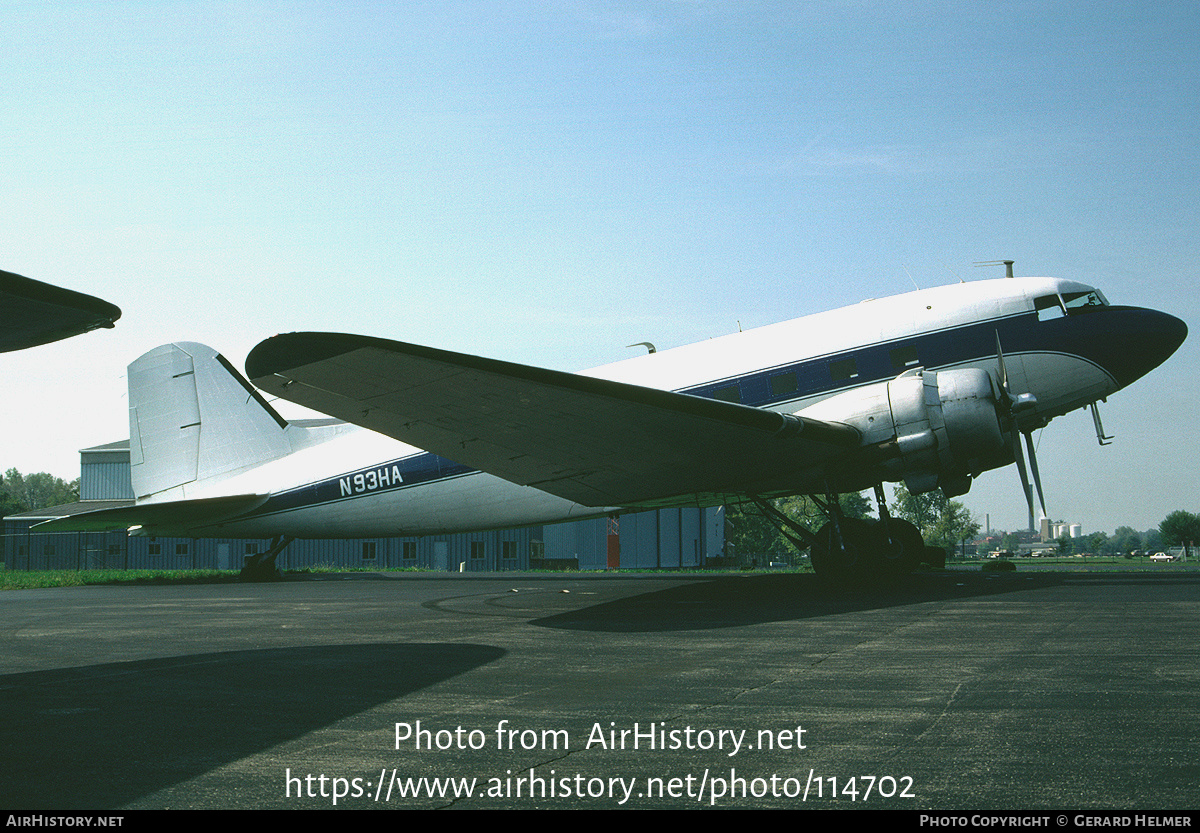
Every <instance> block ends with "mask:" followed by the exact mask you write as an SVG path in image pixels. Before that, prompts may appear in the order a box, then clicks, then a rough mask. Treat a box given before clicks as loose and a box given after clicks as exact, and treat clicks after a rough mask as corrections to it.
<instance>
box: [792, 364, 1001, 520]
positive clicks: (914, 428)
mask: <svg viewBox="0 0 1200 833" xmlns="http://www.w3.org/2000/svg"><path fill="white" fill-rule="evenodd" d="M798 415H800V416H806V417H812V418H814V419H820V420H825V421H829V422H842V423H845V424H847V425H852V426H854V427H855V428H857V429H858V430H859V431H861V432H862V435H863V444H864V445H865V446H867V447H875V448H877V449H879V450H880V451H881V452H883V453H882V454H881V461H880V463H879V465H880V470H879V472H878V474H879V478H878V479H882V480H891V481H898V480H903V481H904V484H905V486H906V487H907V488H908V490H909V492H911V493H912V494H921V493H923V492H928V491H930V490H931V489H934V488H937V487H938V486H940V487H941V488H942V490H943V491H944V492H945V493H946V496H947V497H954V496H956V495H961V494H965V493H966V491H967V490H968V489H969V488H970V486H971V478H972V477H974V476H976V475H978V474H979V473H980V472H983V471H987V470H988V469H993V468H997V467H998V466H1002V465H1005V464H1006V463H1008V462H1010V460H1011V449H1010V446H1009V443H1008V436H1007V434H1006V432H1005V427H1004V426H1003V425H1002V424H1001V420H1000V415H999V412H998V410H997V408H996V393H995V390H994V388H993V387H992V380H991V377H990V376H989V375H988V374H987V372H986V371H984V370H980V369H978V368H959V369H956V370H941V371H938V372H936V373H935V372H930V371H926V370H923V369H920V368H918V369H916V370H912V371H909V372H907V373H905V374H904V375H902V376H899V377H897V378H895V379H892V380H891V381H890V382H879V383H876V384H873V385H867V386H865V387H863V388H859V389H858V390H853V391H847V392H846V393H842V394H838V395H837V396H833V397H831V398H829V399H826V400H824V401H823V402H819V403H818V404H816V405H813V406H811V407H809V408H805V409H804V410H802V411H799V412H798Z"/></svg>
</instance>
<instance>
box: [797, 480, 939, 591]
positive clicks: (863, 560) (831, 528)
mask: <svg viewBox="0 0 1200 833" xmlns="http://www.w3.org/2000/svg"><path fill="white" fill-rule="evenodd" d="M875 499H876V501H877V503H878V505H879V520H878V521H868V520H864V519H862V518H847V517H846V516H845V514H844V513H843V512H842V510H841V506H839V504H838V501H837V496H836V495H834V494H832V493H831V494H829V495H827V496H826V497H825V501H824V502H822V501H820V500H818V499H817V498H814V500H816V502H817V505H818V506H820V507H821V510H822V511H823V512H824V513H825V516H826V517H827V518H829V520H828V521H827V522H826V523H825V525H824V526H822V527H821V529H820V531H818V532H817V534H816V536H815V537H816V540H815V541H814V542H813V544H812V547H811V548H810V550H809V558H810V560H811V561H812V565H813V569H814V570H816V572H817V575H819V576H821V577H822V578H825V579H827V580H830V581H832V582H834V583H837V584H848V583H852V582H861V581H868V580H879V579H887V578H889V577H895V576H900V575H904V574H905V573H910V572H912V571H913V570H914V569H916V568H917V566H918V565H919V564H920V563H921V562H922V561H924V560H925V557H926V550H927V549H930V548H927V547H926V546H925V541H924V539H922V537H921V532H920V530H918V529H917V528H916V527H915V526H914V525H912V524H911V523H909V522H908V521H906V520H903V519H901V518H893V517H892V516H891V514H890V513H889V512H888V509H887V501H886V499H885V498H884V495H883V484H879V485H877V486H876V487H875Z"/></svg>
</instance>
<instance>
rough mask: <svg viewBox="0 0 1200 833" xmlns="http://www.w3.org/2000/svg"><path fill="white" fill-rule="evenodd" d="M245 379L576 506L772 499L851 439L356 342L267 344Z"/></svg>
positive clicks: (658, 397) (651, 393) (461, 358)
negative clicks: (767, 494) (749, 496)
mask: <svg viewBox="0 0 1200 833" xmlns="http://www.w3.org/2000/svg"><path fill="white" fill-rule="evenodd" d="M246 372H247V375H248V376H249V377H250V379H251V381H252V382H254V384H256V385H258V386H259V387H260V388H262V389H263V390H265V391H267V392H268V393H271V394H274V395H276V396H279V397H282V398H283V399H288V400H290V401H292V402H296V403H298V404H301V405H304V406H306V407H309V408H312V409H314V410H317V411H321V412H322V413H326V414H329V415H331V416H335V417H338V418H339V419H343V420H345V421H347V422H351V423H354V424H356V425H361V426H363V427H364V428H369V429H371V430H372V431H377V432H379V433H381V434H385V435H387V436H389V437H392V438H394V439H397V440H400V441H401V442H405V443H408V444H410V445H413V446H416V447H418V448H423V449H426V450H428V451H432V452H434V453H435V454H438V455H440V456H442V457H445V458H448V459H450V460H454V461H456V462H458V463H462V464H464V465H468V466H472V467H475V468H478V469H480V470H482V471H486V472H488V473H490V474H494V475H496V476H497V477H502V478H504V479H505V480H509V481H511V482H514V483H518V484H521V485H525V486H533V487H535V488H537V489H540V490H542V491H545V492H549V493H550V494H553V495H557V496H559V497H563V498H567V499H568V500H572V501H575V502H577V503H580V504H583V505H585V506H598V507H603V506H634V505H651V504H653V503H655V502H663V503H664V504H665V503H666V502H668V501H671V500H672V499H673V498H679V497H681V496H686V495H716V494H736V493H755V492H758V491H763V490H767V489H769V488H779V486H780V484H781V483H784V482H794V480H795V479H796V478H811V477H812V475H813V472H814V471H815V470H818V469H819V468H820V467H821V466H822V465H823V464H824V463H825V462H828V461H831V460H834V459H835V458H838V459H840V458H844V457H845V455H846V451H847V450H848V449H854V448H857V447H858V445H859V442H860V437H859V434H858V432H857V431H856V430H855V429H854V428H851V427H849V426H846V425H841V424H837V423H829V422H821V421H818V420H813V419H804V418H800V417H795V416H791V415H784V414H779V413H775V412H772V411H766V410H761V409H758V408H751V407H747V406H744V405H737V404H733V403H730V402H721V401H717V400H714V399H707V398H702V397H697V396H691V395H688V394H681V393H672V392H670V391H663V390H656V389H652V388H645V387H640V386H637V385H630V384H624V383H621V382H614V381H611V380H607V379H597V378H593V377H589V376H579V375H576V374H572V373H562V372H559V371H553V370H545V369H541V368H536V367H529V366H527V365H520V364H513V363H510V362H502V361H497V360H494V359H485V358H481V357H479V356H470V355H465V354H461V353H452V352H449V351H446V350H437V349H434V348H430V347H421V346H418V345H413V344H404V343H401V342H396V341H388V340H385V339H378V338H369V337H366V336H353V335H340V334H330V333H290V334H287V335H280V336H275V337H274V338H271V339H268V340H267V341H264V342H262V343H261V344H259V345H258V346H257V347H255V348H254V350H253V351H251V353H250V355H249V356H248V357H247V359H246ZM806 482H811V480H806ZM817 482H818V483H819V482H820V480H819V479H818V480H817Z"/></svg>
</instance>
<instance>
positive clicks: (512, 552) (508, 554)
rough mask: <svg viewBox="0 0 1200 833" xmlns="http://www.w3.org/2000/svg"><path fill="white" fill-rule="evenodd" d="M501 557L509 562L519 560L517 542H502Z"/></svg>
mask: <svg viewBox="0 0 1200 833" xmlns="http://www.w3.org/2000/svg"><path fill="white" fill-rule="evenodd" d="M500 557H501V558H504V559H506V560H509V561H515V560H516V559H517V542H516V541H501V542H500Z"/></svg>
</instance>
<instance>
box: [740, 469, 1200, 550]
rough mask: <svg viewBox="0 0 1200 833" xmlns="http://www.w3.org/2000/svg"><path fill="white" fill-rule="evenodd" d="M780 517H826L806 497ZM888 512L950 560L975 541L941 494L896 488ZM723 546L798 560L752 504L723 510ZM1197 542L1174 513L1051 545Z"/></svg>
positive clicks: (966, 521)
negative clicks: (1147, 524)
mask: <svg viewBox="0 0 1200 833" xmlns="http://www.w3.org/2000/svg"><path fill="white" fill-rule="evenodd" d="M839 501H840V504H841V507H842V512H843V513H844V514H845V515H846V516H847V517H851V518H870V517H872V515H873V510H872V503H873V502H872V501H870V500H868V499H867V498H865V497H864V496H863V495H861V494H849V495H841V496H840V498H839ZM771 503H772V505H773V506H774V507H775V508H776V509H778V510H779V511H780V512H782V513H784V514H785V515H787V516H788V517H790V518H792V519H793V520H795V521H797V522H798V523H800V524H801V525H802V526H804V527H805V528H806V529H808V530H810V531H812V532H816V531H817V530H818V529H820V527H821V525H822V524H824V523H825V520H826V518H825V515H824V514H823V513H822V512H821V511H820V510H819V509H818V508H817V506H816V504H815V503H814V502H813V501H812V499H810V498H807V497H789V498H779V499H777V500H773V501H771ZM889 511H890V512H891V514H892V515H893V516H894V517H897V518H902V519H904V520H906V521H909V522H911V523H912V524H913V525H914V526H916V527H917V529H919V530H920V531H921V535H922V537H924V539H925V543H927V544H929V545H931V546H935V547H941V548H942V549H944V550H946V552H947V554H948V555H950V556H953V555H954V553H956V552H959V551H960V549H961V548H962V547H963V546H964V542H970V541H973V540H975V539H976V538H977V537H978V535H979V533H980V530H981V529H982V527H981V525H980V523H979V522H978V521H977V520H975V518H974V517H972V515H971V513H970V511H968V510H967V508H966V507H965V506H964V505H963V504H962V503H960V502H958V501H956V500H948V499H947V498H946V496H945V495H944V494H942V491H941V489H935V490H933V491H932V492H926V493H925V494H922V495H913V494H910V493H909V491H908V490H907V489H906V488H905V487H904V486H902V485H900V486H896V487H895V490H894V492H893V496H892V501H891V502H890V504H889ZM725 521H726V523H725V543H726V547H727V550H728V552H729V553H730V554H731V555H733V556H734V557H735V558H736V557H739V556H751V555H798V554H799V553H800V551H801V549H800V548H798V547H797V546H796V545H795V544H794V543H793V542H792V541H791V540H789V539H788V538H787V537H786V536H785V535H783V534H782V533H781V532H780V531H779V530H778V529H777V528H776V527H775V525H774V524H773V523H771V521H769V520H768V519H767V518H766V517H765V516H764V515H763V514H762V513H761V512H760V511H759V509H758V507H756V506H755V505H754V504H740V505H738V504H734V505H729V506H727V507H726V510H725ZM1198 542H1200V514H1193V513H1191V512H1187V511H1185V510H1182V509H1180V510H1176V511H1174V512H1172V513H1171V514H1169V515H1167V517H1166V518H1164V519H1163V521H1162V523H1161V524H1159V526H1158V527H1157V528H1156V529H1148V530H1145V531H1143V532H1138V531H1137V530H1135V529H1133V528H1132V527H1129V526H1120V527H1117V529H1116V531H1115V532H1114V533H1113V534H1112V535H1109V534H1108V533H1106V532H1093V533H1092V534H1090V535H1084V536H1083V537H1081V538H1060V539H1058V540H1057V541H1056V542H1055V544H1056V545H1057V547H1058V550H1059V552H1060V553H1061V554H1063V555H1070V554H1073V553H1089V554H1097V555H1127V554H1129V553H1134V552H1142V553H1149V552H1155V551H1157V550H1160V549H1165V548H1170V547H1181V546H1183V547H1189V548H1191V547H1194V546H1195V545H1196V544H1197V543H1198ZM999 548H1000V549H1003V550H1011V551H1013V552H1016V551H1017V549H1018V543H1017V536H1016V535H1014V534H1012V533H1002V537H1001V543H1000V546H999ZM990 549H996V545H995V544H981V545H980V546H979V550H980V551H979V552H978V553H977V552H976V550H975V549H973V548H969V549H968V551H969V552H970V554H971V555H976V554H979V555H986V552H985V551H986V550H990Z"/></svg>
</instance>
